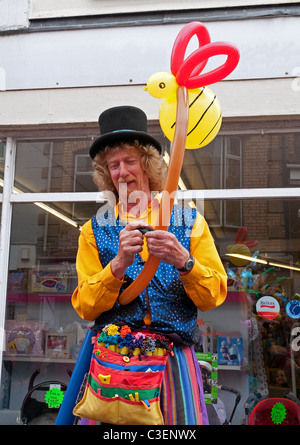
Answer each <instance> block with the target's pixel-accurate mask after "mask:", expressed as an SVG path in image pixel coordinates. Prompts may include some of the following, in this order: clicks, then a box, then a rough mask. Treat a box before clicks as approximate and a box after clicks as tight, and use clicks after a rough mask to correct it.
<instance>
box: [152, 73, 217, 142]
mask: <svg viewBox="0 0 300 445" xmlns="http://www.w3.org/2000/svg"><path fill="white" fill-rule="evenodd" d="M146 89H147V91H148V92H149V93H150V94H151V95H152V96H154V97H157V98H160V99H162V103H161V106H160V110H159V122H160V126H161V128H162V131H163V132H164V134H165V136H166V137H167V138H168V139H169V140H170V141H171V142H173V139H174V134H175V128H176V110H177V95H176V93H177V89H178V84H177V82H176V78H175V77H174V76H173V74H171V73H168V72H164V71H162V72H159V73H155V74H153V75H152V76H151V77H149V79H148V82H147V88H146ZM188 100H189V125H188V131H187V139H186V148H188V149H197V148H201V147H204V146H205V145H207V144H209V143H210V142H211V141H212V140H213V139H214V138H215V137H216V136H217V134H218V132H219V130H220V127H221V124H222V110H221V106H220V103H219V100H218V98H217V97H216V95H215V94H214V93H213V92H212V91H211V90H210V89H209V88H207V87H202V88H195V89H191V90H188Z"/></svg>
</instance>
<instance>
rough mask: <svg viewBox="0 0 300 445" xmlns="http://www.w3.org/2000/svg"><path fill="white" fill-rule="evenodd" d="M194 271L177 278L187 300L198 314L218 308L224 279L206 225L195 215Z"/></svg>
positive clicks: (224, 290)
mask: <svg viewBox="0 0 300 445" xmlns="http://www.w3.org/2000/svg"><path fill="white" fill-rule="evenodd" d="M190 252H191V254H192V255H193V256H194V258H195V264H194V267H193V269H192V270H191V271H190V272H189V273H188V274H186V275H183V276H182V277H180V280H181V281H182V283H183V285H184V288H185V291H186V292H187V294H188V296H189V298H191V300H193V302H194V303H195V305H196V306H197V308H198V309H200V310H201V311H203V312H204V311H207V310H209V309H213V308H215V307H217V306H219V305H221V304H222V303H223V302H224V300H225V298H226V294H227V275H226V272H225V269H224V267H223V264H222V261H221V259H220V256H219V254H218V252H217V249H216V246H215V243H214V239H213V237H212V235H211V233H210V230H209V228H208V225H207V222H206V221H205V219H204V218H203V217H202V216H201V215H200V214H198V215H197V218H196V221H195V224H194V227H193V230H192V233H191V241H190Z"/></svg>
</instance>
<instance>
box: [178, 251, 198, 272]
mask: <svg viewBox="0 0 300 445" xmlns="http://www.w3.org/2000/svg"><path fill="white" fill-rule="evenodd" d="M194 263H195V259H194V257H193V255H192V254H190V256H189V259H188V260H187V262H186V263H185V265H184V266H183V267H181V269H177V270H178V271H179V272H189V271H190V270H192V268H193V266H194Z"/></svg>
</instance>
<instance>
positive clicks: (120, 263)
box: [111, 220, 153, 279]
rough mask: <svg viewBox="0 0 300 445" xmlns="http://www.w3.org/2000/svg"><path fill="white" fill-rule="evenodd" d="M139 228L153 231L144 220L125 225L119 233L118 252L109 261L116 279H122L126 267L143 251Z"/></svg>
mask: <svg viewBox="0 0 300 445" xmlns="http://www.w3.org/2000/svg"><path fill="white" fill-rule="evenodd" d="M139 228H144V229H149V230H153V227H152V226H150V225H148V224H146V222H145V221H144V220H138V221H133V222H131V223H129V224H127V225H126V226H125V227H124V229H123V230H121V232H120V236H119V251H118V254H117V256H116V257H115V258H114V259H113V260H112V261H111V271H112V274H113V275H114V277H116V278H118V279H122V278H123V276H124V273H125V270H126V269H127V267H128V266H130V265H131V264H132V263H133V262H134V256H135V254H136V253H137V252H141V251H142V250H143V244H144V235H143V234H142V233H141V232H140V231H139V230H138V229H139Z"/></svg>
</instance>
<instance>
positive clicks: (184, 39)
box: [171, 22, 210, 77]
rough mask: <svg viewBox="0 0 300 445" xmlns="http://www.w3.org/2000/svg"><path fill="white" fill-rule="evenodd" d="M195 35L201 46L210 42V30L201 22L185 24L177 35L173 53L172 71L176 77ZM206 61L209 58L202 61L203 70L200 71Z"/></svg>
mask: <svg viewBox="0 0 300 445" xmlns="http://www.w3.org/2000/svg"><path fill="white" fill-rule="evenodd" d="M194 35H196V36H197V38H198V42H199V47H201V46H204V45H207V44H208V43H210V36H209V32H208V31H207V29H206V28H205V26H204V25H203V24H202V23H201V22H191V23H189V24H188V25H185V26H184V28H182V30H181V31H180V32H179V34H178V35H177V37H176V39H175V42H174V45H173V49H172V53H171V72H172V74H173V76H175V77H176V75H177V73H178V71H179V68H180V67H181V65H182V64H183V62H184V57H185V53H186V49H187V46H188V44H189V42H190V40H191V38H192V37H193V36H194ZM206 63H207V60H202V61H201V67H200V68H201V70H200V71H198V73H199V72H201V71H202V70H203V68H204V67H205V65H206Z"/></svg>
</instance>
